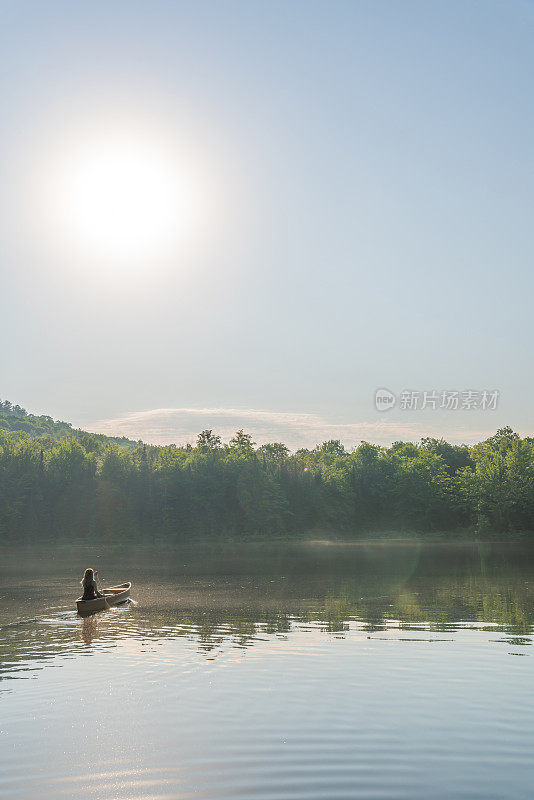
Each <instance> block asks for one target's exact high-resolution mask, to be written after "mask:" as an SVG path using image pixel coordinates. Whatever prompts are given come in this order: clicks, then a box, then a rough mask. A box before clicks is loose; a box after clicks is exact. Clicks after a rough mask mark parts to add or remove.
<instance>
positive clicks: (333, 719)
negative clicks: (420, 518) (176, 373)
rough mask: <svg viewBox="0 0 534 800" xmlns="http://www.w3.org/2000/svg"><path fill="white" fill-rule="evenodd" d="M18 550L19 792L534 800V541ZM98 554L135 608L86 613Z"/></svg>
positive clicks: (151, 798) (110, 798)
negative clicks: (82, 601) (84, 591)
mask: <svg viewBox="0 0 534 800" xmlns="http://www.w3.org/2000/svg"><path fill="white" fill-rule="evenodd" d="M0 558H1V563H0V600H1V609H2V611H1V630H0V636H1V649H2V653H1V667H0V743H1V747H0V797H2V798H24V800H33V798H39V800H43V799H44V798H62V797H65V798H72V797H78V796H80V797H81V796H84V797H88V798H93V799H94V800H130V799H133V798H143V800H171V798H175V799H176V800H178V798H193V797H194V798H209V799H210V800H215V799H217V800H219V799H222V798H258V799H261V800H301V799H302V800H338V799H339V800H341V799H342V798H343V799H346V800H354V799H355V798H366V800H367V799H368V798H384V799H387V800H394V799H395V798H406V800H419V799H420V800H430V799H431V798H481V799H482V798H483V799H484V800H489V799H490V798H496V799H497V798H499V800H502V799H503V798H507V800H508V799H510V798H531V797H532V793H533V789H532V786H533V781H534V768H533V753H534V670H533V663H532V662H531V661H529V657H530V656H531V653H532V642H533V625H534V593H533V588H534V549H533V548H529V547H528V546H526V545H519V544H516V545H502V544H478V545H475V544H458V545H446V544H427V545H418V544H415V543H401V542H399V543H390V544H387V543H367V544H365V543H353V544H346V545H340V544H334V543H312V542H306V543H300V544H261V543H248V544H239V545H238V544H231V543H229V544H224V543H204V544H202V545H199V546H197V547H191V546H185V545H184V546H183V547H174V548H172V547H169V548H168V549H165V548H163V547H162V546H161V545H159V546H157V547H156V546H154V547H149V546H137V545H135V544H128V545H126V544H125V545H122V546H118V547H112V546H106V545H102V544H99V545H98V546H95V547H94V548H92V549H91V548H88V547H78V546H72V547H65V546H50V547H48V548H39V547H31V546H21V547H18V548H16V547H4V548H2V549H1V550H0ZM87 566H93V567H94V568H96V569H98V570H99V573H100V575H101V577H102V578H103V579H104V581H105V583H107V584H108V585H112V584H113V583H120V582H122V581H124V580H127V579H129V580H132V581H133V586H132V599H133V602H131V603H130V604H128V605H126V606H122V607H118V608H114V609H110V610H108V611H104V612H101V613H99V614H96V615H94V616H91V617H86V618H80V617H79V616H78V615H77V614H76V609H75V599H76V597H77V596H78V595H79V594H80V593H81V592H80V586H79V580H80V579H81V576H82V572H83V570H84V569H85V567H87Z"/></svg>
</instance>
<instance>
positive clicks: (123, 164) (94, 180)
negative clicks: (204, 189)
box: [57, 141, 188, 265]
mask: <svg viewBox="0 0 534 800" xmlns="http://www.w3.org/2000/svg"><path fill="white" fill-rule="evenodd" d="M184 181H185V179H184V178H181V176H180V175H179V171H178V169H177V167H176V165H175V164H173V162H172V159H166V158H165V157H164V154H162V153H161V152H159V150H158V149H157V148H154V149H152V148H151V147H149V146H147V145H144V144H139V143H137V142H129V141H114V142H106V143H99V144H98V145H93V146H92V147H88V148H87V149H85V150H84V149H82V150H80V151H79V152H77V153H76V154H74V155H73V156H71V157H70V158H69V159H68V160H67V162H66V163H65V164H64V165H63V167H62V169H61V174H60V176H59V179H58V182H57V187H58V190H59V191H58V210H59V216H60V222H61V225H62V227H63V229H64V234H65V235H66V236H67V238H68V239H69V240H70V241H71V244H72V245H74V246H76V247H77V248H79V249H82V250H83V252H84V253H85V254H86V255H90V256H92V257H93V258H94V257H96V258H100V259H103V260H105V261H106V262H107V263H110V262H113V263H115V264H125V265H133V264H136V263H139V262H145V261H146V260H151V259H157V258H161V257H164V256H165V254H166V253H168V252H169V251H170V250H172V247H173V243H175V242H176V240H177V239H178V238H179V236H180V234H181V232H182V231H183V229H184V226H185V225H186V218H187V212H188V205H187V197H186V194H187V193H186V187H185V185H184Z"/></svg>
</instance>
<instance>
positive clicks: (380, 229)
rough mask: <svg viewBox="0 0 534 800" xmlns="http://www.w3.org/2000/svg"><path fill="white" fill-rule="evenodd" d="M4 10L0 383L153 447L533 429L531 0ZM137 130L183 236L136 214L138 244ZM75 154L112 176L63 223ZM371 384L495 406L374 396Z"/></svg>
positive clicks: (78, 162)
mask: <svg viewBox="0 0 534 800" xmlns="http://www.w3.org/2000/svg"><path fill="white" fill-rule="evenodd" d="M0 8H1V16H0V37H1V47H0V60H1V65H2V69H1V81H2V88H1V97H2V103H1V106H0V108H1V110H0V114H1V125H0V131H1V132H0V161H1V167H2V176H3V177H2V188H1V190H0V191H1V206H2V215H1V223H0V224H1V233H2V248H1V252H0V258H1V284H0V291H1V295H0V319H1V322H2V328H3V334H2V342H3V347H2V355H1V364H0V366H1V376H0V377H1V381H0V396H1V397H3V398H7V399H10V400H12V401H14V402H17V403H19V404H21V405H23V406H25V407H26V408H27V409H28V410H31V411H34V412H37V413H48V414H50V415H52V416H54V417H55V418H61V419H64V420H68V421H71V422H73V423H74V424H75V425H79V426H83V427H88V428H90V429H94V430H102V431H104V432H109V433H111V432H117V433H126V434H127V435H130V436H134V437H135V438H139V437H141V438H145V439H147V440H151V441H160V442H169V441H184V440H186V439H189V440H190V439H191V438H192V436H193V435H194V434H195V433H196V432H197V431H199V430H201V429H203V428H215V429H217V430H219V431H221V432H222V433H223V435H224V436H227V435H229V434H230V433H231V431H232V430H235V429H236V428H237V427H244V428H245V429H246V430H249V431H251V432H252V433H253V434H254V435H255V437H256V439H257V440H259V441H265V440H269V439H270V440H273V439H282V440H284V441H287V442H289V443H290V444H291V445H292V446H301V445H303V444H307V445H309V444H312V445H313V444H315V443H316V442H317V441H321V440H322V439H324V438H342V439H343V440H344V441H345V442H346V443H347V444H355V443H356V444H357V443H359V441H360V439H366V440H371V441H376V442H388V441H391V440H394V439H398V438H412V439H417V438H419V437H420V436H422V435H437V436H441V435H444V436H446V437H448V438H450V439H456V440H458V439H460V440H472V439H476V438H479V437H483V436H485V435H489V434H491V433H493V432H494V431H495V430H496V429H497V428H498V427H501V426H503V425H506V424H509V425H511V426H512V427H514V428H515V429H517V430H518V431H519V432H521V433H523V434H527V433H529V434H533V433H534V424H533V423H532V411H531V409H532V404H531V398H532V396H533V394H534V378H533V374H532V368H531V367H532V357H531V354H532V332H533V321H532V298H533V284H534V278H533V272H532V268H533V258H532V251H533V232H534V226H533V224H532V216H533V215H532V211H533V156H534V135H533V134H534V130H533V122H534V119H533V118H534V114H533V111H534V101H533V94H532V81H533V77H534V71H533V68H534V50H533V48H532V42H533V40H534V5H533V4H532V3H527V2H519V1H516V2H510V0H507V1H506V2H487V1H486V0H484V2H474V1H473V2H471V1H470V2H465V0H461V2H454V1H453V0H446V1H445V2H438V0H435V1H434V2H430V3H429V2H428V0H422V1H421V2H409V1H403V2H401V0H399V1H398V2H393V0H392V1H391V2H380V0H370V2H357V0H352V2H333V1H330V2H310V0H306V1H305V2H295V1H294V0H293V1H291V0H289V1H288V0H284V2H273V1H272V0H269V1H268V2H267V0H265V1H264V2H252V0H249V2H226V1H224V0H218V1H217V2H215V1H214V2H207V3H204V2H198V1H197V0H195V2H187V3H186V2H157V0H151V2H143V3H140V2H131V1H130V2H124V3H122V2H109V0H107V1H106V2H98V1H97V0H92V2H91V3H83V4H82V3H72V2H64V3H63V2H53V1H52V0H47V1H46V2H37V3H30V2H3V3H1V4H0ZM131 141H134V142H142V150H143V152H147V153H148V156H147V159H148V160H147V163H149V164H152V163H153V160H154V159H155V160H156V161H157V162H158V163H159V164H161V165H163V171H164V173H165V174H166V175H167V178H166V179H165V180H168V181H170V182H171V183H172V186H171V189H170V191H171V194H172V192H173V191H174V185H176V186H177V190H176V191H177V196H178V195H179V198H180V202H179V205H177V208H178V210H176V209H175V208H174V206H173V205H172V202H171V203H170V204H169V203H168V202H167V199H166V195H165V191H166V190H167V188H168V187H166V188H164V189H163V190H161V191H159V189H158V186H159V184H157V182H156V184H154V185H155V186H156V188H155V189H154V197H152V196H150V197H149V198H148V202H149V207H148V210H147V211H146V213H147V214H148V215H149V217H150V219H151V224H152V225H153V224H154V219H156V220H163V222H162V225H163V224H164V222H165V218H166V217H165V214H167V213H170V212H169V208H171V210H172V214H174V215H175V216H174V217H173V219H176V229H175V230H174V228H173V235H174V232H175V231H176V235H175V237H174V238H173V240H172V242H171V243H170V244H168V243H167V242H166V246H165V252H164V253H163V255H162V251H161V248H160V249H159V250H158V247H156V246H155V245H154V242H153V241H152V240H150V237H148V239H147V240H146V241H145V240H144V239H142V237H141V240H139V241H138V238H139V236H140V235H141V234H143V235H144V232H143V230H141V234H140V229H142V228H143V225H142V224H141V225H140V224H139V216H137V217H136V216H135V214H134V216H132V217H131V218H130V217H129V216H126V217H125V219H123V220H122V221H121V224H122V225H123V226H124V225H126V226H128V225H130V224H131V225H132V238H131V240H130V241H131V243H132V248H133V249H132V250H131V252H129V253H128V257H127V258H124V257H122V260H121V259H118V258H117V255H116V252H115V251H114V249H113V247H112V244H113V241H112V238H109V237H112V236H113V231H114V227H113V226H115V224H116V220H115V217H114V216H113V211H112V209H111V211H109V212H108V206H107V205H106V203H107V200H108V188H107V187H106V177H105V174H106V170H107V169H108V165H109V164H111V168H110V169H111V171H112V172H113V169H114V163H115V161H114V159H115V155H114V153H116V152H122V142H124V146H125V148H126V152H129V150H128V148H129V147H130V145H131ZM107 142H111V143H112V146H110V147H108V145H107ZM117 142H118V143H119V145H118V150H117ZM136 146H137V145H136ZM114 148H115V149H114ZM102 152H104V153H105V157H104V156H101V155H99V154H101V153H102ZM95 153H96V156H95V158H96V161H94V162H93V161H91V158H92V157H93V156H92V155H91V154H93V155H94V154H95ZM110 153H111V155H110ZM88 154H89V155H88ZM143 158H144V156H143ZM151 159H152V161H151ZM134 160H135V156H134ZM93 163H95V164H96V165H97V167H96V168H95V169H93ZM124 163H125V164H126V167H125V168H124V169H125V170H126V172H128V170H129V167H128V164H129V163H130V162H129V161H128V160H127V159H126V161H125V162H124ZM166 165H167V166H168V169H167V167H166ZM69 170H70V172H71V173H72V174H76V175H78V173H80V170H82V173H80V174H83V175H85V176H87V175H88V174H89V176H93V178H94V181H93V183H94V182H96V189H95V188H94V186H93V189H92V190H91V191H93V192H95V194H94V196H91V198H89V199H90V200H91V202H92V206H91V208H90V209H89V211H87V212H86V207H85V205H84V204H83V203H81V201H80V197H79V194H78V195H77V196H76V197H74V195H73V197H74V199H73V201H72V207H71V205H69V203H70V200H69V203H67V205H69V213H70V212H71V211H72V214H74V216H71V217H69V216H68V215H66V214H63V217H61V214H59V212H57V213H56V210H55V205H54V204H56V201H57V198H56V194H57V191H56V190H57V187H58V186H59V185H61V186H62V185H63V184H64V183H65V180H67V179H68V176H69V174H70V173H69ZM83 170H85V172H83ZM143 170H144V166H143V164H141V168H140V171H138V170H137V169H136V168H135V169H133V170H132V173H133V176H132V179H131V183H130V181H129V179H128V180H126V181H124V182H123V183H124V185H125V187H126V194H127V195H128V196H130V195H132V196H133V201H132V202H134V201H135V202H137V200H136V197H135V195H136V186H137V184H138V183H139V191H141V192H142V193H143V198H142V200H143V202H145V204H146V203H147V195H151V192H152V190H150V191H148V190H147V189H146V184H143V181H142V180H141V178H139V181H138V178H137V176H138V175H141V176H142V175H144V174H145V172H146V170H144V172H143ZM156 172H157V170H156ZM66 175H67V178H65V176H66ZM169 176H170V177H169ZM84 180H85V178H84ZM83 185H86V184H83ZM99 187H101V188H99ZM82 188H83V186H82ZM99 193H100V194H99ZM69 197H70V195H69ZM95 206H96V207H97V211H98V209H100V212H101V217H102V216H103V217H104V218H105V219H104V222H105V221H106V220H108V221H109V227H106V225H105V224H104V223H103V222H102V219H101V218H98V219H97V218H96V217H95V216H94V215H95V213H96V212H95ZM138 207H141V208H142V209H145V206H143V205H141V206H135V208H138ZM127 208H129V206H128V205H127ZM145 210H146V209H145ZM86 213H87V214H88V215H89V216H88V217H87V219H86V218H85V216H84V215H86ZM143 213H145V211H143ZM91 214H93V216H91ZM76 215H77V216H76ZM73 219H75V220H76V222H73V221H72V220H73ZM80 219H81V222H80ZM69 220H70V221H69ZM95 220H96V221H95ZM86 222H87V225H86V227H87V230H85V229H84V235H85V234H87V232H88V231H89V233H88V235H89V234H90V235H92V233H93V229H94V228H95V227H96V229H97V230H96V232H95V236H97V239H98V242H97V243H98V248H93V249H92V246H91V242H90V241H89V245H88V244H87V241H86V239H84V236H82V235H81V234H80V230H79V228H77V227H76V225H77V224H78V223H80V225H81V226H82V227H83V225H85V223H86ZM149 233H150V234H151V235H152V233H153V231H152V228H151V229H150V230H149ZM106 237H108V238H106ZM145 238H146V237H145ZM165 241H166V240H165ZM147 242H148V244H147ZM156 244H158V243H157V242H156ZM123 255H124V254H123ZM130 257H131V258H130ZM379 387H386V388H388V389H390V390H391V391H393V392H394V393H395V394H396V395H397V396H399V395H400V393H401V392H402V391H403V390H411V391H419V392H423V391H432V390H436V392H441V391H442V390H451V391H452V390H458V391H467V390H472V391H475V392H476V391H479V392H481V391H482V390H499V392H500V398H499V404H498V407H497V410H495V411H492V410H476V409H475V410H473V409H471V410H465V409H464V410H462V409H461V408H459V409H457V410H440V409H439V408H436V409H432V408H427V409H426V410H424V411H423V410H415V411H410V410H405V409H402V408H400V407H399V403H397V406H396V407H395V408H394V409H392V410H390V411H387V412H383V411H377V410H376V409H375V406H374V399H373V398H374V392H375V390H376V389H377V388H379ZM437 405H438V406H439V401H438V403H437ZM460 405H461V403H460Z"/></svg>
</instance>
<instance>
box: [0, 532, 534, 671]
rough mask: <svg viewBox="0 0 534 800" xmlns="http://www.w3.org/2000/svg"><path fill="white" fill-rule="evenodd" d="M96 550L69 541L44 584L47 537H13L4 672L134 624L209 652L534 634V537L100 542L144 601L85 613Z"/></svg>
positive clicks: (84, 646) (131, 630)
mask: <svg viewBox="0 0 534 800" xmlns="http://www.w3.org/2000/svg"><path fill="white" fill-rule="evenodd" d="M94 555H95V554H94V553H93V554H91V553H89V552H88V551H87V552H86V551H84V550H83V549H79V550H76V549H74V551H73V550H72V549H70V550H69V551H68V552H67V551H62V550H61V549H57V551H56V558H55V561H54V563H53V565H52V568H51V572H50V576H49V582H48V583H47V585H46V586H42V585H41V582H40V581H36V579H35V577H34V575H35V572H34V565H35V564H38V563H39V561H40V559H42V557H43V556H42V553H40V552H39V550H38V549H36V548H33V549H31V548H29V549H25V550H24V552H23V553H21V551H20V549H19V550H17V549H11V550H10V551H4V553H3V562H2V563H3V568H2V578H1V590H0V591H1V600H2V605H3V609H4V610H3V614H2V628H1V646H2V655H1V666H0V677H1V678H4V679H5V678H17V677H18V678H20V677H24V676H28V677H29V676H30V675H31V671H32V670H35V669H39V668H42V667H43V666H44V665H45V664H46V663H47V662H48V663H50V662H51V661H52V660H53V659H54V658H55V657H57V656H69V655H74V654H76V653H78V654H91V653H92V652H93V651H95V650H98V649H99V648H103V649H104V648H105V649H108V648H113V647H114V646H115V645H116V644H117V643H118V642H121V641H124V640H125V639H127V638H128V637H135V638H136V639H141V640H143V641H146V642H154V641H157V640H161V639H165V638H178V637H184V636H185V637H189V638H192V639H194V640H195V641H196V642H197V645H198V650H199V652H200V653H203V654H204V655H205V656H206V657H209V658H214V657H216V656H217V653H218V652H219V650H220V649H221V648H222V647H223V645H224V646H231V647H236V648H248V647H253V646H254V645H255V644H256V643H257V642H260V641H262V640H264V639H265V638H266V637H282V636H284V635H287V634H288V633H289V632H290V631H291V630H292V629H293V628H295V627H300V628H306V626H311V627H312V628H313V629H314V630H319V631H322V632H324V633H325V634H333V635H336V636H346V635H350V632H351V631H352V630H358V631H361V632H364V633H367V634H368V635H373V634H378V633H380V632H385V631H387V632H390V634H393V633H395V632H396V633H397V636H398V638H399V639H401V638H402V634H403V632H406V631H414V632H416V631H417V632H419V634H420V632H421V631H427V632H430V633H431V634H432V635H433V636H434V637H435V635H436V634H438V633H446V634H451V633H452V632H454V631H457V630H459V629H462V628H465V627H472V628H479V629H488V628H494V629H495V632H496V634H499V635H496V636H495V639H494V641H496V642H504V643H506V644H507V645H513V647H514V648H520V649H521V648H525V647H527V646H529V645H531V643H532V639H531V635H532V630H533V624H534V600H533V594H532V590H531V588H530V585H531V583H532V581H531V578H532V572H533V568H534V550H533V549H531V548H528V547H524V546H523V547H521V546H517V545H497V544H495V545H483V546H474V545H461V546H444V545H433V546H432V545H426V546H421V545H385V544H369V545H358V546H351V545H347V546H337V545H334V546H326V545H324V544H315V545H310V544H302V545H277V546H266V545H263V546H262V545H247V546H240V547H233V546H231V545H220V546H218V547H213V546H211V547H209V548H207V549H205V550H204V549H202V548H200V549H198V548H197V549H193V548H181V549H176V550H173V551H166V552H157V553H154V552H153V551H151V552H149V551H145V550H140V549H137V550H129V551H123V550H122V551H121V550H114V549H109V550H102V551H100V552H99V553H98V554H97V557H98V559H99V561H100V564H99V569H100V570H101V571H104V572H105V575H106V576H109V578H110V579H111V578H113V579H115V580H121V579H126V578H129V579H131V580H132V581H133V587H132V597H133V598H134V599H135V603H132V604H129V605H127V606H119V607H113V608H110V609H107V610H105V611H102V612H100V613H98V614H95V615H92V616H89V617H85V618H80V617H78V616H77V615H76V611H75V609H74V599H75V593H76V585H75V584H76V581H75V576H77V575H78V573H79V572H80V564H84V563H85V562H86V561H88V559H91V557H92V556H93V557H94ZM37 574H38V573H37ZM73 576H74V577H73ZM423 638H424V637H423ZM427 639H428V637H427ZM432 640H433V641H435V640H436V639H435V638H433V639H432Z"/></svg>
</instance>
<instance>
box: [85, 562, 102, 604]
mask: <svg viewBox="0 0 534 800" xmlns="http://www.w3.org/2000/svg"><path fill="white" fill-rule="evenodd" d="M97 575H98V572H93V570H92V569H90V568H89V569H86V570H85V573H84V576H83V578H82V580H81V581H80V583H81V585H82V586H83V597H82V600H93V599H94V598H95V597H103V595H102V594H101V593H100V592H99V591H98V586H97V585H96V576H97Z"/></svg>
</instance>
